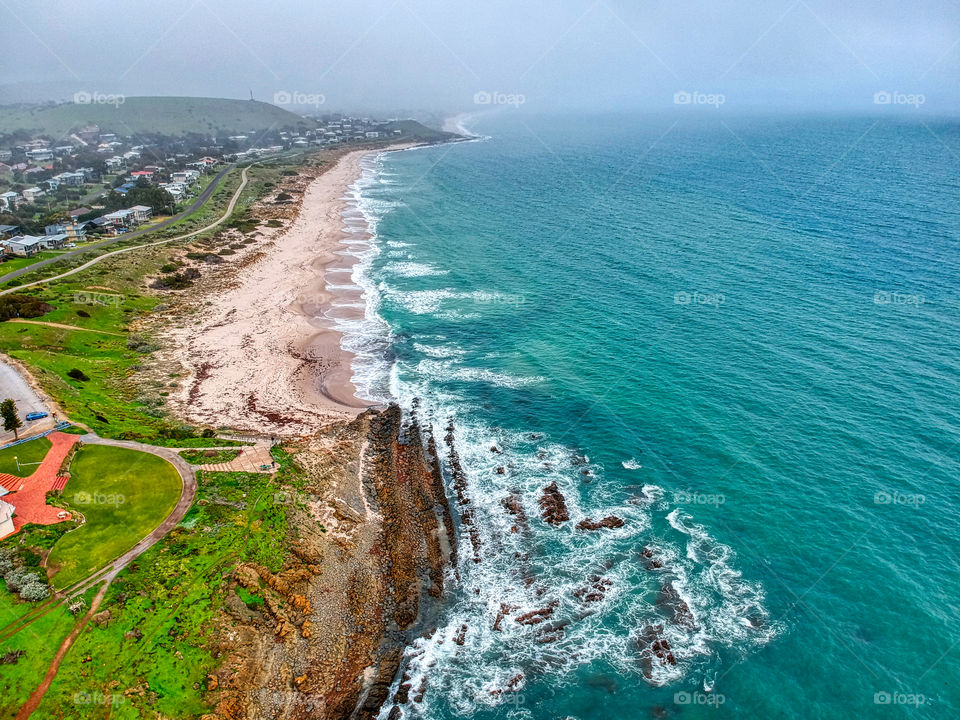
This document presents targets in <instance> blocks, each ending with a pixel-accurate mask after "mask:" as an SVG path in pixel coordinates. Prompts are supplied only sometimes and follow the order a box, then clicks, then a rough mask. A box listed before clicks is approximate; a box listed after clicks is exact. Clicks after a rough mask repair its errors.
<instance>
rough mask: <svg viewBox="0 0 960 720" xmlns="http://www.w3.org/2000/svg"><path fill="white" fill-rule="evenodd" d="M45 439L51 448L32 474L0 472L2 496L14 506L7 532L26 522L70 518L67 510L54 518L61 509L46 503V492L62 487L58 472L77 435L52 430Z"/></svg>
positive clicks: (55, 520) (65, 481) (61, 520)
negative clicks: (20, 474) (26, 475)
mask: <svg viewBox="0 0 960 720" xmlns="http://www.w3.org/2000/svg"><path fill="white" fill-rule="evenodd" d="M47 439H48V440H50V442H51V443H52V445H53V447H51V448H50V450H49V451H48V452H47V455H46V457H45V458H43V462H42V463H41V464H40V465H39V466H37V469H36V470H34V471H33V474H32V475H30V476H29V477H25V478H18V477H15V476H14V475H7V474H3V473H0V485H2V486H3V487H4V488H6V489H7V490H9V491H10V493H9V494H7V495H4V496H3V499H4V500H5V501H6V502H8V503H10V504H11V505H13V506H14V507H15V508H16V509H17V511H16V514H15V517H14V518H13V527H14V531H13V532H12V533H10V535H13V534H15V533H16V532H18V531H19V530H20V528H22V527H23V526H24V525H26V524H28V523H37V524H39V525H53V524H54V523H58V522H63V521H64V520H69V519H70V513H66V515H65V516H64V517H58V515H59V514H60V513H62V512H65V511H64V510H61V509H60V508H57V507H54V506H53V505H47V491H49V490H58V489H59V490H62V489H63V486H64V485H66V484H67V478H66V477H65V476H60V475H58V473H59V471H60V466H61V465H62V464H63V460H64V458H66V457H67V453H69V452H70V448H72V447H73V444H74V443H75V442H77V440H79V439H80V438H78V437H77V436H76V435H68V434H66V433H62V432H55V433H50V434H49V435H47ZM2 539H3V538H0V540H2Z"/></svg>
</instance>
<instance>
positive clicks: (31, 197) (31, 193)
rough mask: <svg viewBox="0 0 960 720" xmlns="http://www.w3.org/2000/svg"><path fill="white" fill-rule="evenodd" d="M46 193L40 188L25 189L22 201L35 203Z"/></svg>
mask: <svg viewBox="0 0 960 720" xmlns="http://www.w3.org/2000/svg"><path fill="white" fill-rule="evenodd" d="M44 195H46V193H45V192H44V191H43V190H41V189H40V188H38V187H36V186H34V187H32V188H27V189H26V190H24V191H23V199H24V200H26V201H27V202H30V203H32V202H36V201H37V200H38V199H39V198H42V197H43V196H44Z"/></svg>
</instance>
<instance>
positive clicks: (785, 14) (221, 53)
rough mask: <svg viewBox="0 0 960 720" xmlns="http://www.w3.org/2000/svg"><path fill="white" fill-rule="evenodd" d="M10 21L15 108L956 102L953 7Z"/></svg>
mask: <svg viewBox="0 0 960 720" xmlns="http://www.w3.org/2000/svg"><path fill="white" fill-rule="evenodd" d="M0 18H2V19H0V40H2V42H3V46H4V47H5V48H8V50H9V49H15V52H12V53H10V54H8V55H7V61H6V62H5V63H4V67H5V73H4V76H3V81H2V83H0V102H7V103H9V102H18V101H36V100H54V99H69V98H70V97H71V96H72V95H73V93H75V92H77V91H88V92H95V91H99V92H104V93H124V94H127V95H207V96H218V97H234V98H246V97H249V96H250V93H251V92H252V93H253V95H254V97H256V98H257V99H260V100H266V101H268V102H272V101H273V99H274V97H275V96H276V95H277V94H278V93H280V94H281V95H280V97H284V96H283V95H282V93H289V94H290V95H291V97H300V98H311V97H312V98H314V99H316V98H317V97H321V98H322V100H323V102H322V104H321V107H320V109H321V110H329V111H339V110H348V111H349V110H358V109H359V110H369V111H377V110H379V111H384V112H394V111H397V112H399V111H402V110H432V111H437V112H443V111H451V110H473V109H476V108H477V104H476V102H475V99H476V100H478V101H479V104H481V105H482V104H489V105H496V104H503V105H507V106H508V107H513V106H518V105H522V108H523V109H524V110H528V111H550V110H554V109H558V108H571V109H577V110H580V109H590V110H600V111H602V110H608V109H611V108H629V109H635V108H640V109H645V108H648V109H657V108H663V107H670V106H673V105H674V103H675V100H674V98H675V95H676V94H677V93H683V92H687V93H690V104H698V103H699V104H702V105H706V106H712V107H716V106H717V104H718V103H717V102H715V100H716V97H717V96H720V97H722V98H723V102H722V103H721V104H722V106H723V110H724V111H725V112H738V111H746V112H757V111H764V110H768V111H769V110H774V111H781V110H788V111H795V112H804V113H817V112H838V111H839V112H868V113H872V112H889V111H896V110H902V111H915V110H917V109H918V106H919V110H920V111H921V112H923V113H928V114H952V113H954V112H956V110H957V109H958V107H960V84H958V83H957V78H958V77H960V4H957V3H956V2H953V1H952V0H920V1H919V2H915V3H903V2H893V1H886V2H863V1H862V0H854V1H853V2H844V3H836V2H825V1H824V0H796V1H795V2H791V1H790V0H783V1H779V2H770V1H769V0H749V1H748V2H737V3H729V2H728V3H716V2H704V1H697V2H690V3H674V2H654V3H649V2H644V3H636V2H628V1H627V0H599V1H597V2H588V1H581V2H574V1H572V0H553V1H552V2H542V1H539V2H525V3H516V2H504V0H492V1H490V2H484V3H464V2H455V3H451V2H438V1H437V0H395V1H384V0H357V1H356V2H350V3H334V2H320V3H302V2H289V1H288V0H282V1H280V2H272V3H262V2H251V1H250V0H238V1H234V2H225V1H223V0H171V1H170V2H167V3H163V4H161V5H157V4H148V3H125V4H123V5H122V6H120V7H118V6H117V4H116V3H114V2H106V0H90V1H87V2H83V3H77V2H66V1H64V0H61V1H58V2H46V3H38V2H31V3H22V2H4V3H0ZM484 93H488V94H489V95H484ZM696 93H701V95H697V94H696ZM877 93H889V102H884V100H885V99H886V96H884V95H880V100H879V101H878V102H875V101H874V96H875V94H877ZM711 96H713V101H712V100H711ZM920 96H922V100H918V97H920ZM680 97H681V101H680V102H681V103H682V102H683V100H682V98H683V97H684V96H682V95H681V96H680ZM487 100H489V102H487ZM302 104H303V107H302V108H299V109H300V110H301V111H302V112H309V111H312V110H313V109H314V107H315V105H316V104H314V105H311V104H309V103H307V102H304V103H302ZM883 106H888V107H883ZM889 106H893V107H889ZM292 109H297V108H292Z"/></svg>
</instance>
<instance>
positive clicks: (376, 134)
mask: <svg viewBox="0 0 960 720" xmlns="http://www.w3.org/2000/svg"><path fill="white" fill-rule="evenodd" d="M366 136H367V137H368V138H370V139H374V138H378V137H380V133H379V132H377V131H376V130H370V131H369V132H367V133H366Z"/></svg>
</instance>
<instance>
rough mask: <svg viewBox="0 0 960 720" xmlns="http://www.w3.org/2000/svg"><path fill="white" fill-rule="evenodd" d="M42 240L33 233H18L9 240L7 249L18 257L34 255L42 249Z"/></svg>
mask: <svg viewBox="0 0 960 720" xmlns="http://www.w3.org/2000/svg"><path fill="white" fill-rule="evenodd" d="M41 240H43V238H38V237H34V236H33V235H18V236H17V237H13V238H10V239H9V240H7V251H8V252H9V253H10V254H11V255H16V256H17V257H33V256H34V255H36V254H37V253H38V252H39V251H40V241H41Z"/></svg>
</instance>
